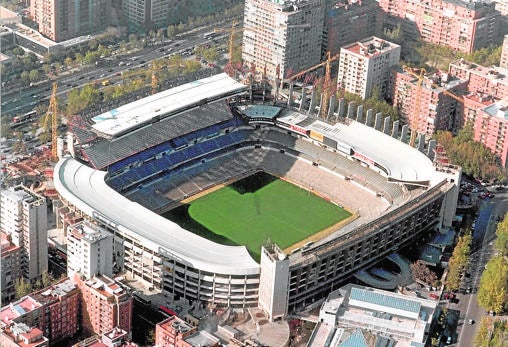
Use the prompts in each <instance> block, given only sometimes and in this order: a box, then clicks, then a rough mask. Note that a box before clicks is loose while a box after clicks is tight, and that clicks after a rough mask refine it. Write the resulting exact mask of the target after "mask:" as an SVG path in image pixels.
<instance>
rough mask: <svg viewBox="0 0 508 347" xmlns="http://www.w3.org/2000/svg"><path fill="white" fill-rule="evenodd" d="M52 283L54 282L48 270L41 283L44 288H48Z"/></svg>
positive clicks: (44, 273)
mask: <svg viewBox="0 0 508 347" xmlns="http://www.w3.org/2000/svg"><path fill="white" fill-rule="evenodd" d="M52 281H53V280H52V278H51V276H50V274H49V273H48V271H47V270H46V271H44V272H43V273H42V276H41V283H42V286H43V288H46V287H48V286H49V285H50V284H51V282H52Z"/></svg>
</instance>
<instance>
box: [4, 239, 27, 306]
mask: <svg viewBox="0 0 508 347" xmlns="http://www.w3.org/2000/svg"><path fill="white" fill-rule="evenodd" d="M0 236H1V240H2V259H1V264H2V267H1V270H2V274H1V282H0V292H1V293H2V306H3V305H5V304H8V303H9V302H11V301H12V300H14V298H15V296H16V288H15V283H16V280H17V279H18V278H20V277H23V272H22V269H21V247H20V246H16V245H15V244H13V243H12V242H11V240H10V237H9V235H7V234H6V233H4V232H0Z"/></svg>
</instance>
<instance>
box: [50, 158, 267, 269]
mask: <svg viewBox="0 0 508 347" xmlns="http://www.w3.org/2000/svg"><path fill="white" fill-rule="evenodd" d="M105 175H106V172H104V171H99V170H95V169H92V168H90V167H88V166H86V165H84V164H82V163H80V162H78V161H77V160H75V159H73V158H71V157H64V158H63V159H61V160H60V161H59V162H58V163H57V165H56V167H55V175H54V182H55V188H56V189H57V190H58V192H59V193H60V195H61V196H62V197H63V198H64V199H65V200H67V201H69V202H70V203H71V204H72V205H74V206H76V207H77V208H78V209H80V210H81V211H83V212H84V213H85V214H87V215H89V216H94V217H95V218H97V219H98V220H101V221H102V222H104V223H107V224H109V225H112V226H114V227H116V228H117V229H118V230H119V231H121V232H123V233H125V234H129V235H131V236H132V237H134V238H136V237H143V238H144V239H145V240H146V242H144V245H145V246H146V247H149V248H151V249H153V250H154V251H156V252H157V253H159V254H168V255H170V257H171V258H174V259H177V260H178V261H181V262H183V263H186V264H188V265H190V266H192V267H195V268H198V269H202V270H205V271H209V272H214V273H221V274H231V275H248V274H258V273H259V264H258V263H256V262H255V261H254V260H253V259H252V257H251V256H250V255H249V253H248V251H247V249H246V248H245V247H244V246H225V245H220V244H218V243H214V242H212V241H210V240H207V239H205V238H203V237H200V236H198V235H196V234H193V233H191V232H189V231H187V230H185V229H183V228H181V227H180V226H178V225H177V224H176V223H173V222H171V221H170V220H168V219H165V218H164V217H162V216H159V215H158V214H156V213H154V212H152V211H150V210H148V209H147V208H145V207H143V206H141V205H139V204H138V203H135V202H133V201H130V200H129V199H127V198H126V197H124V196H122V195H121V194H119V193H118V192H116V191H115V190H113V189H112V188H111V187H109V186H108V185H107V184H106V182H105V181H104V176H105Z"/></svg>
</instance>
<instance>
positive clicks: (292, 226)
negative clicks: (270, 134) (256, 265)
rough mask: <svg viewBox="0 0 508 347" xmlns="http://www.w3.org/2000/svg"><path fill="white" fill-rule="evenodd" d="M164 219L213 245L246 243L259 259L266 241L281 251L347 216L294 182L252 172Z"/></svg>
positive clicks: (167, 214) (170, 213) (171, 212)
mask: <svg viewBox="0 0 508 347" xmlns="http://www.w3.org/2000/svg"><path fill="white" fill-rule="evenodd" d="M165 216H166V217H167V218H169V219H172V220H174V221H175V222H177V223H178V224H180V225H182V227H184V228H186V229H187V230H189V231H192V232H194V233H197V234H199V235H201V236H203V237H206V238H208V239H210V240H212V241H215V242H218V243H222V244H227V245H245V246H246V247H247V248H248V250H249V252H250V253H251V254H252V256H253V257H254V258H255V259H256V260H259V258H260V251H261V245H262V244H264V243H265V242H266V241H267V240H268V238H269V239H270V240H271V241H272V242H275V243H277V244H278V245H279V246H280V247H281V248H282V249H284V248H286V247H289V246H291V245H293V244H295V243H296V242H298V241H301V240H304V239H306V238H307V237H309V236H310V235H312V234H315V233H317V232H319V231H321V230H323V229H325V228H327V227H329V226H331V225H334V224H336V223H338V222H340V221H341V220H344V219H346V218H348V217H349V216H351V214H350V213H349V212H348V211H346V210H344V209H342V208H340V207H338V206H336V205H334V204H332V203H330V202H328V201H326V200H324V199H322V198H321V197H319V196H317V195H315V194H312V193H310V192H308V191H306V190H304V189H301V188H299V187H297V186H295V185H293V184H290V183H288V182H286V181H283V180H280V179H278V178H276V177H274V176H271V175H269V174H266V173H257V174H255V175H252V176H249V177H247V178H245V179H243V180H240V181H238V182H235V183H233V184H231V185H229V186H227V187H224V188H221V189H219V190H216V191H214V192H212V193H210V194H208V195H205V196H203V197H200V198H198V199H196V200H194V201H191V202H190V203H189V204H188V205H185V206H182V207H181V208H179V209H177V211H175V210H173V211H169V212H168V213H166V214H165Z"/></svg>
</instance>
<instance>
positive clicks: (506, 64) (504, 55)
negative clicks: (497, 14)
mask: <svg viewBox="0 0 508 347" xmlns="http://www.w3.org/2000/svg"><path fill="white" fill-rule="evenodd" d="M499 67H501V68H503V69H507V68H508V35H505V36H504V38H503V48H502V51H501V59H500V61H499Z"/></svg>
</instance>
